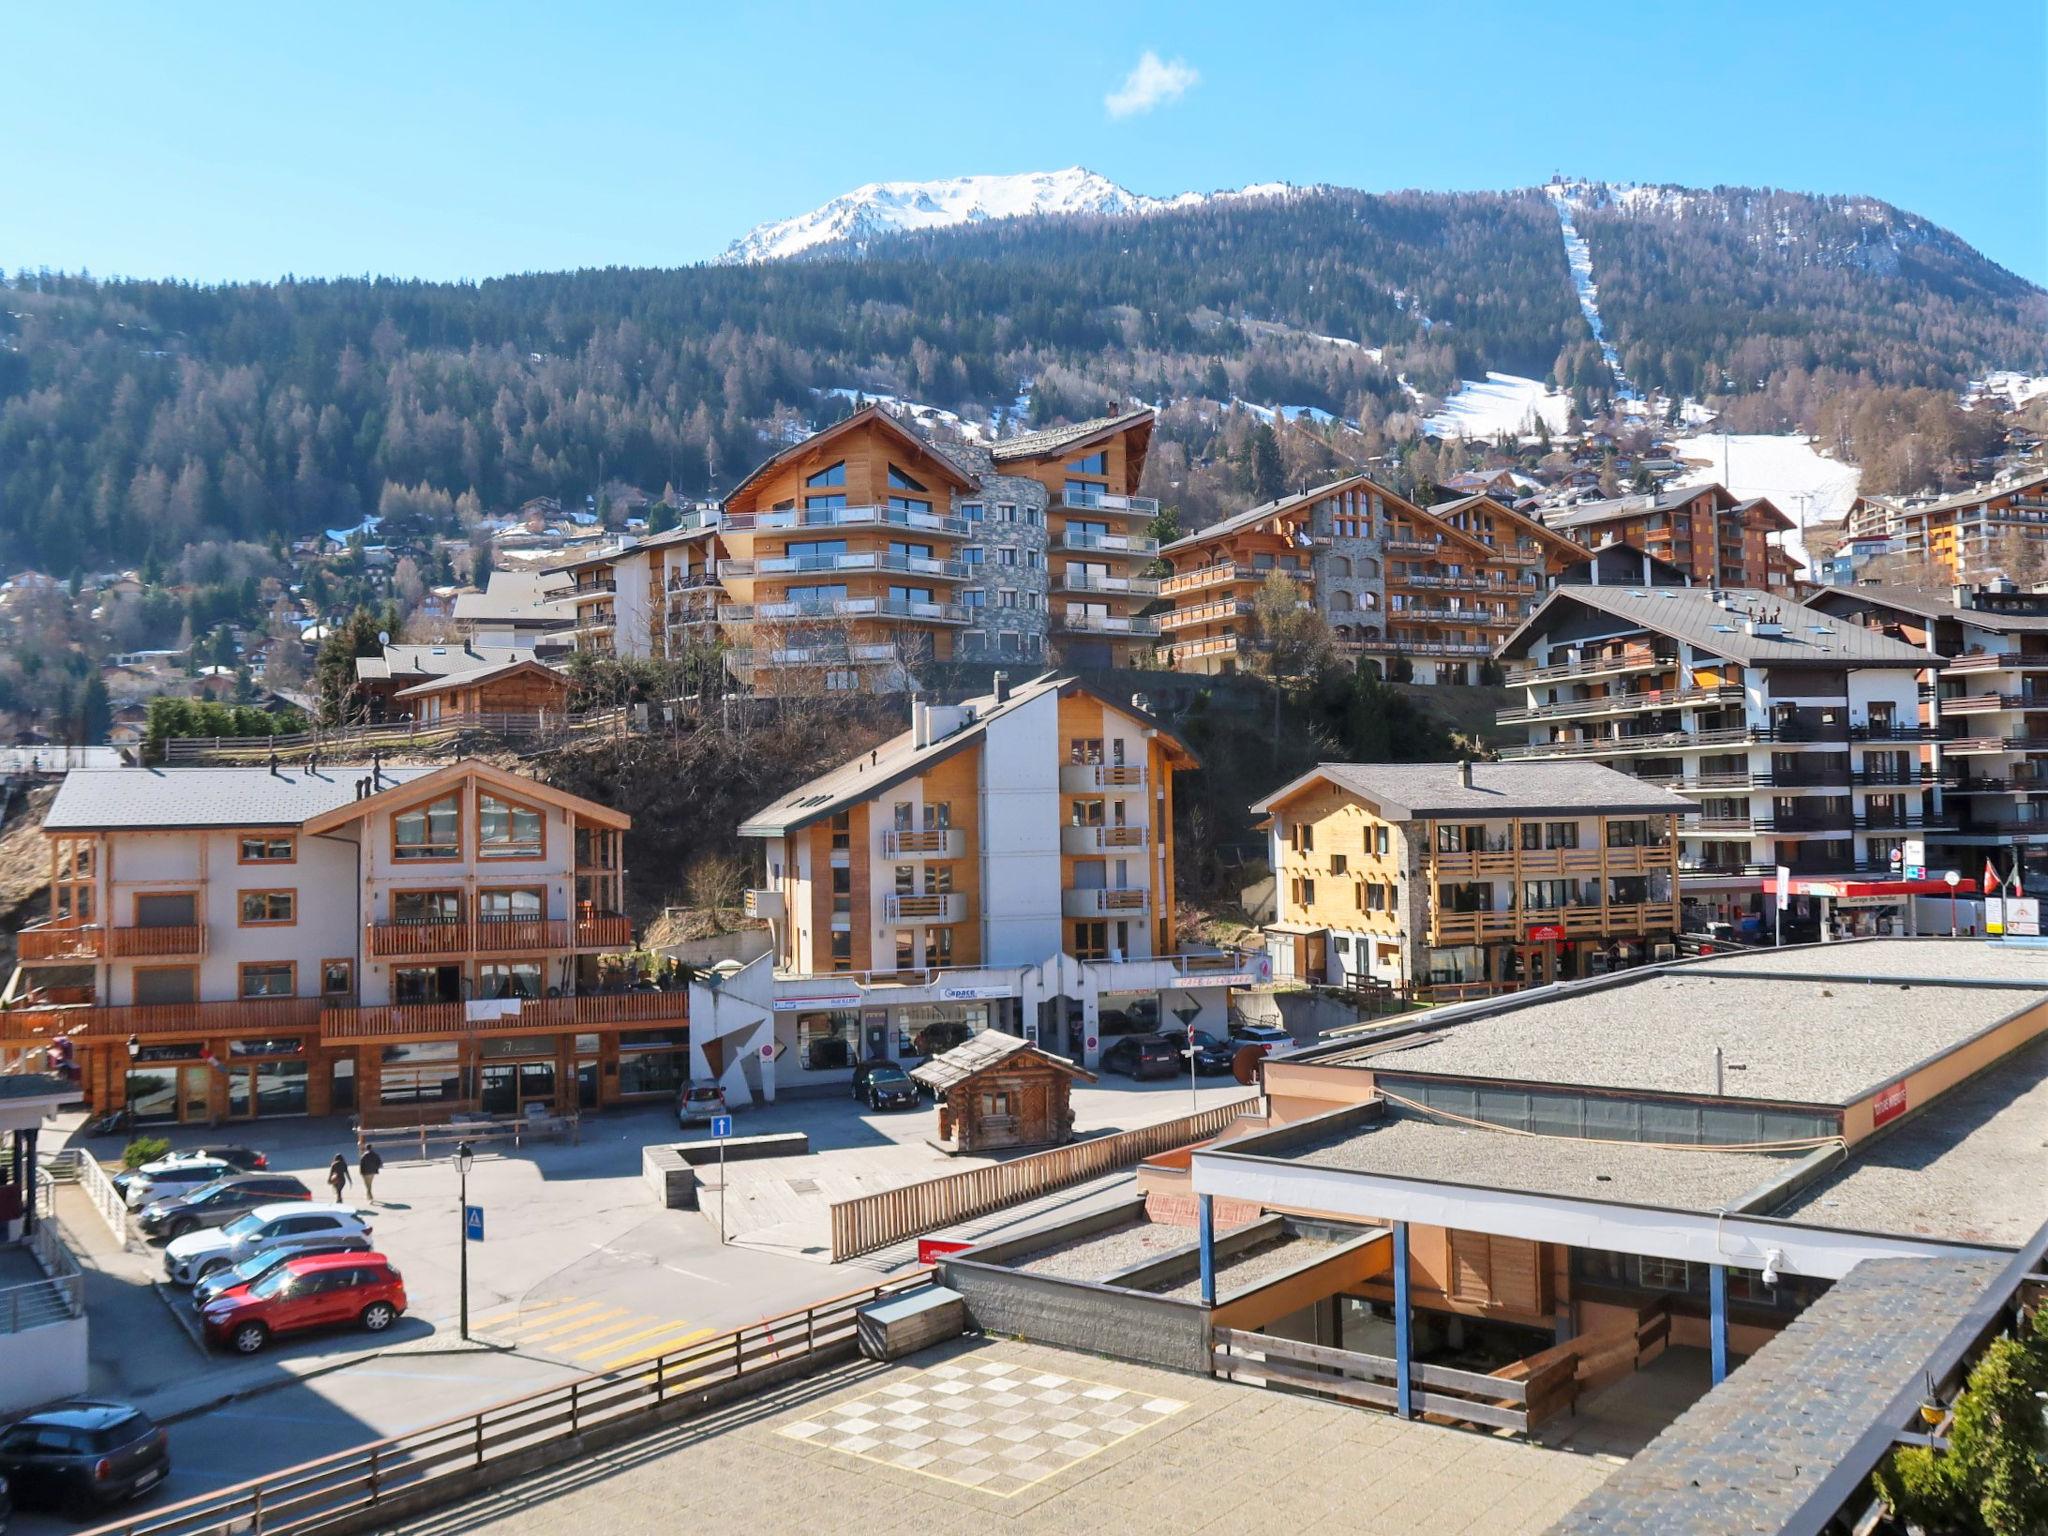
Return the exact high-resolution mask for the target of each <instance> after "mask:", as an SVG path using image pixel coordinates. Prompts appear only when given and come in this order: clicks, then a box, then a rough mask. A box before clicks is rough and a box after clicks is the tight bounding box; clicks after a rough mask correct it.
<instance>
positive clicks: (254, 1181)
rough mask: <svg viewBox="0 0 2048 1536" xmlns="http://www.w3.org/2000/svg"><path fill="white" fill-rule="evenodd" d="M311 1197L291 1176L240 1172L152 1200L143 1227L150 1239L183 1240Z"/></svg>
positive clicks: (145, 1211)
mask: <svg viewBox="0 0 2048 1536" xmlns="http://www.w3.org/2000/svg"><path fill="white" fill-rule="evenodd" d="M312 1198H313V1191H312V1190H310V1189H308V1188H307V1187H306V1186H305V1185H304V1184H303V1183H301V1182H300V1181H299V1180H297V1179H295V1178H293V1177H292V1176H291V1175H290V1174H288V1173H239V1174H235V1175H233V1176H232V1177H229V1178H225V1179H215V1180H214V1181H213V1182H212V1183H211V1184H206V1185H202V1186H201V1187H200V1188H198V1189H195V1190H193V1191H192V1192H191V1193H190V1194H184V1195H180V1196H178V1197H177V1198H176V1199H173V1200H158V1201H153V1202H152V1203H150V1204H149V1205H146V1206H144V1207H143V1208H142V1216H141V1220H140V1225H141V1227H142V1230H143V1231H144V1232H145V1233H147V1234H148V1235H149V1236H151V1237H183V1236H184V1235H185V1234H186V1233H187V1232H197V1231H198V1230H199V1229H200V1228H201V1227H224V1226H226V1225H227V1224H228V1223H229V1222H231V1221H233V1220H234V1219H235V1218H236V1217H237V1216H239V1215H241V1214H242V1213H243V1212H244V1211H247V1210H253V1209H254V1208H255V1207H257V1206H259V1205H270V1204H273V1203H275V1202H276V1201H279V1200H310V1199H312Z"/></svg>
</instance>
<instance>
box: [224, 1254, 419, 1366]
mask: <svg viewBox="0 0 2048 1536" xmlns="http://www.w3.org/2000/svg"><path fill="white" fill-rule="evenodd" d="M404 1311H405V1279H404V1277H403V1276H402V1275H400V1274H399V1273H398V1271H397V1270H396V1269H393V1268H392V1267H391V1261H390V1260H389V1259H387V1258H385V1257H384V1255H383V1254H381V1253H332V1254H322V1255H320V1256H318V1257H313V1258H304V1257H294V1258H292V1259H290V1260H288V1261H287V1262H285V1263H283V1264H280V1265H279V1266H278V1267H277V1268H276V1269H273V1270H272V1271H271V1272H270V1273H269V1274H267V1275H265V1276H264V1277H263V1278H262V1279H261V1280H258V1281H257V1282H256V1283H255V1284H254V1285H252V1286H250V1287H249V1288H248V1289H247V1290H244V1291H235V1292H232V1293H230V1294H228V1295H224V1296H216V1297H215V1298H214V1299H213V1300H212V1301H210V1302H208V1303H207V1305H206V1307H205V1308H204V1310H202V1311H201V1312H200V1314H199V1316H200V1320H201V1324H202V1326H203V1328H204V1330H205V1333H206V1340H207V1342H208V1343H209V1344H212V1345H215V1346H216V1347H219V1348H223V1349H231V1350H233V1351H234V1352H235V1353H236V1354H238V1355H253V1354H255V1353H256V1352H257V1351H259V1350H261V1349H262V1348H264V1347H265V1346H266V1345H267V1344H269V1342H270V1341H271V1340H272V1339H273V1338H275V1337H276V1336H277V1335H279V1334H285V1333H299V1332H303V1331H305V1330H307V1329H315V1328H346V1327H349V1326H352V1325H353V1326H356V1327H360V1328H364V1329H367V1330H368V1331H369V1332H371V1333H382V1332H383V1331H384V1330H385V1329H387V1328H389V1327H390V1326H391V1325H392V1324H393V1323H395V1322H397V1321H398V1319H399V1317H400V1315H401V1314H403V1313H404Z"/></svg>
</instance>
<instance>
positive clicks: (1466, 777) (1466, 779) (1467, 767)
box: [1458, 757, 1472, 789]
mask: <svg viewBox="0 0 2048 1536" xmlns="http://www.w3.org/2000/svg"><path fill="white" fill-rule="evenodd" d="M1458 785H1459V787H1460V788H1462V789H1470V788H1471V787H1472V759H1471V758H1469V757H1461V758H1459V759H1458Z"/></svg>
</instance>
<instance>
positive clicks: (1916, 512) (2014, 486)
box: [1900, 472, 2048, 517]
mask: <svg viewBox="0 0 2048 1536" xmlns="http://www.w3.org/2000/svg"><path fill="white" fill-rule="evenodd" d="M2044 485H2048V472H2044V473H2041V474H2031V475H2020V476H2019V477H2017V478H2016V479H2012V480H2006V481H2002V482H2001V481H1997V480H1993V481H1990V482H1989V483H1987V484H1984V485H1973V486H1971V487H1970V488H1969V489H1968V490H1967V491H1958V492H1956V494H1955V495H1953V496H1944V497H1943V498H1942V499H1941V500H1940V501H1930V502H1928V503H1926V504H1925V505H1924V506H1918V507H1904V508H1901V509H1900V510H1901V511H1903V512H1904V513H1905V514H1906V515H1907V516H1908V517H1919V516H1922V515H1924V514H1926V513H1929V512H1955V511H1958V510H1960V509H1961V508H1963V507H1974V506H1979V505H1981V504H1983V503H1984V502H1987V501H1989V500H1991V499H1992V498H1993V497H1994V496H2010V495H2012V494H2013V492H2015V491H2030V490H2033V489H2035V488H2036V487H2039V486H2044Z"/></svg>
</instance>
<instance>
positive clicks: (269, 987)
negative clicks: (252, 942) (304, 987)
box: [241, 960, 297, 997]
mask: <svg viewBox="0 0 2048 1536" xmlns="http://www.w3.org/2000/svg"><path fill="white" fill-rule="evenodd" d="M296 970H297V967H296V966H294V965H293V964H292V962H291V961H289V960H259V961H256V962H254V963H252V964H247V965H244V966H243V967H242V994H241V995H242V996H243V997H290V996H291V995H292V994H293V992H295V991H296V990H297V985H296V977H295V975H294V972H295V971H296Z"/></svg>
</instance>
